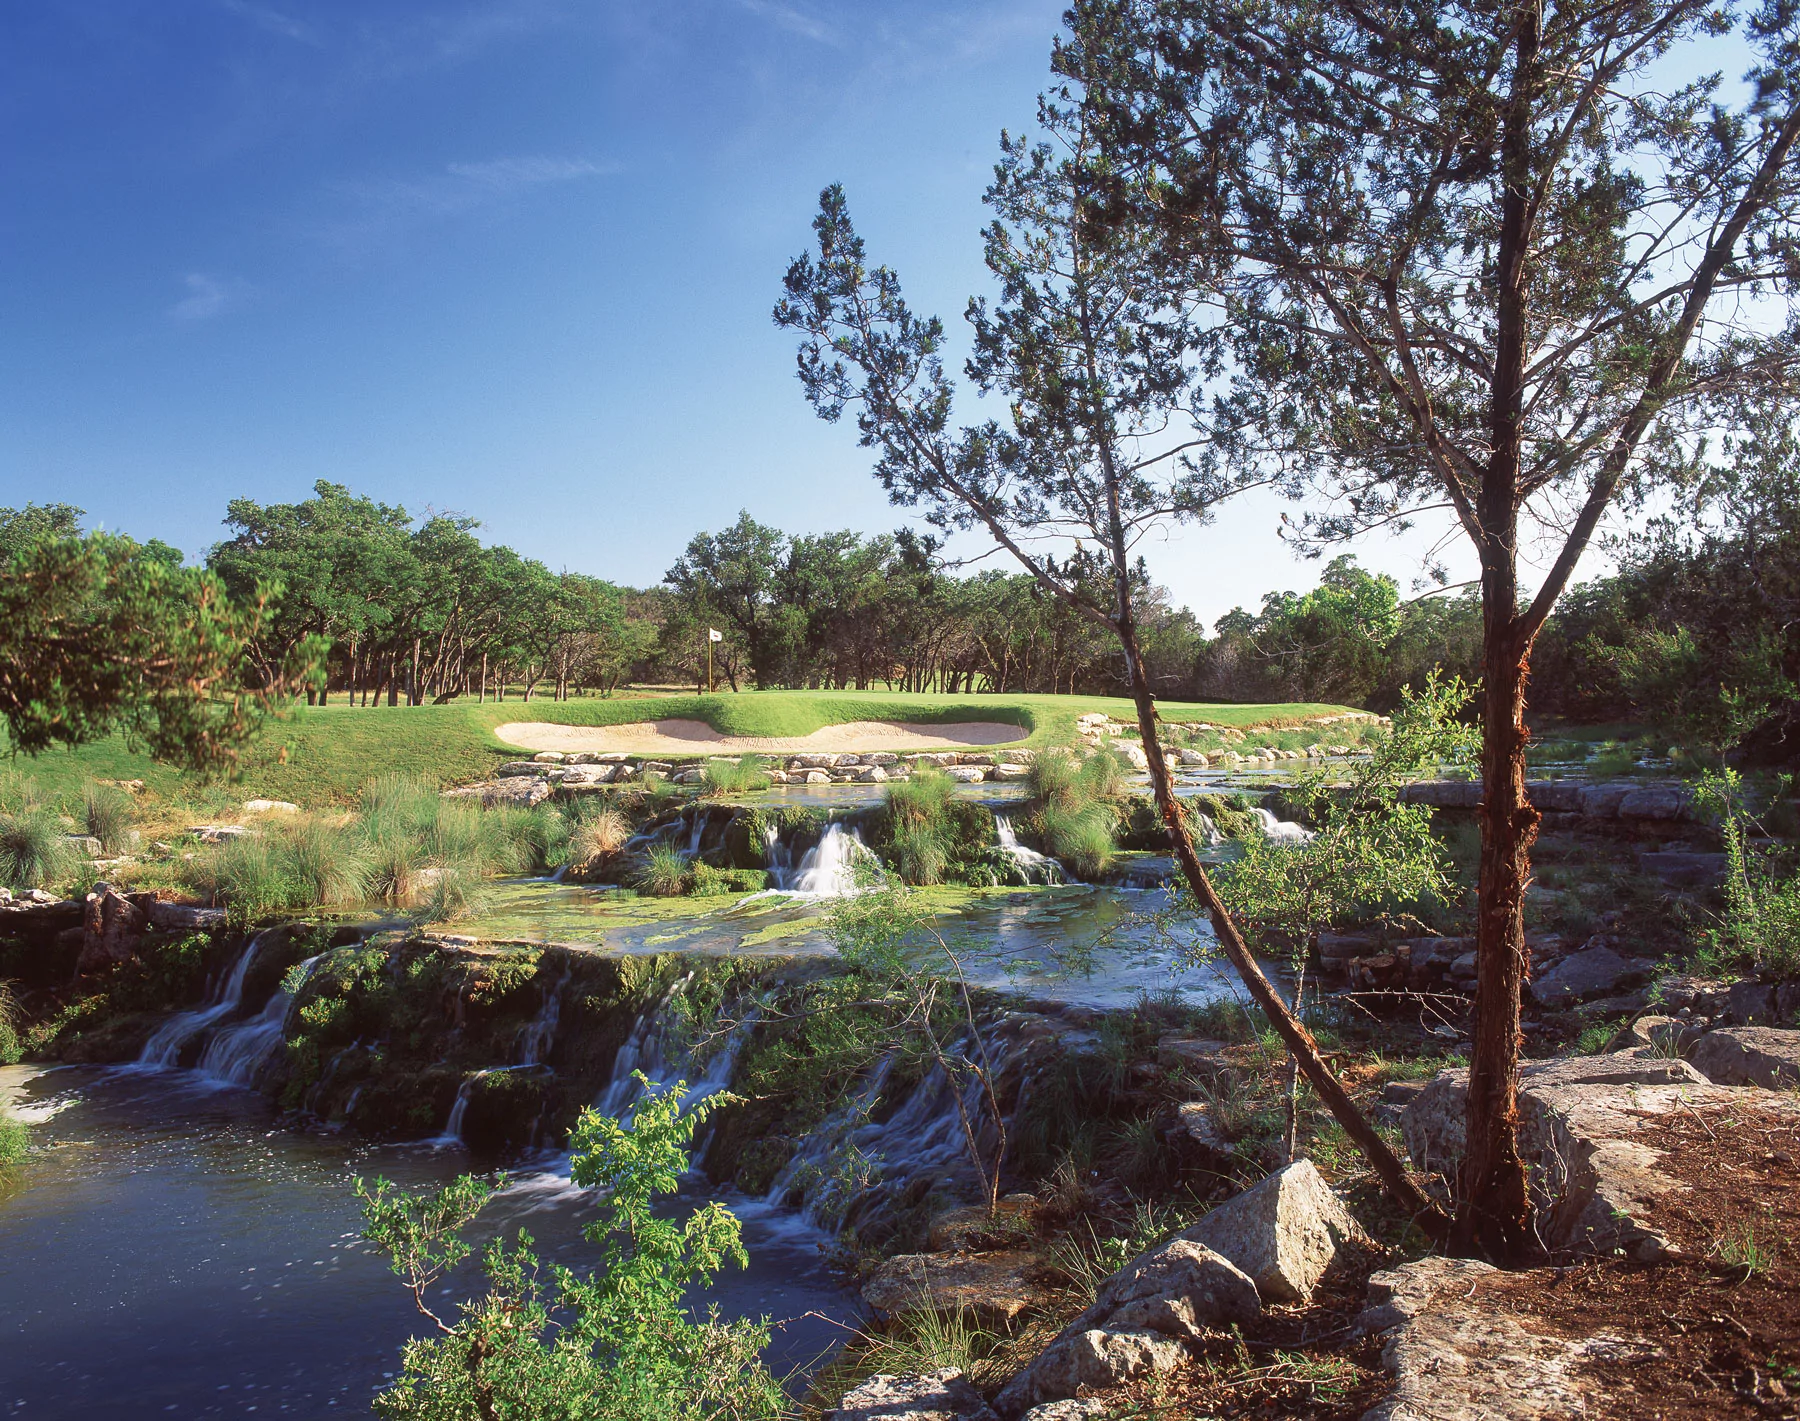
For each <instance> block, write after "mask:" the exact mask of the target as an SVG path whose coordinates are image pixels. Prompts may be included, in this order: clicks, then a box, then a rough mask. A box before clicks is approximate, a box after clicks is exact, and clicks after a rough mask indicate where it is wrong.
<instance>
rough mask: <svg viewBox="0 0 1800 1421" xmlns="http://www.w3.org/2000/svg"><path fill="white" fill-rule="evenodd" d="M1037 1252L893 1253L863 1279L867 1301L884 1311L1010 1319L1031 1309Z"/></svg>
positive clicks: (880, 1312) (863, 1294) (889, 1312)
mask: <svg viewBox="0 0 1800 1421" xmlns="http://www.w3.org/2000/svg"><path fill="white" fill-rule="evenodd" d="M1037 1261H1038V1259H1037V1255H1036V1254H1035V1253H1032V1252H1031V1251H1029V1250H1027V1249H1009V1250H1005V1251H1002V1252H998V1253H903V1254H901V1255H899V1256H898V1257H895V1258H890V1259H888V1260H887V1261H886V1262H884V1263H883V1264H882V1265H881V1266H880V1267H879V1268H877V1269H876V1270H875V1273H874V1275H873V1276H872V1277H871V1278H870V1279H869V1280H868V1281H867V1282H866V1283H864V1284H863V1287H862V1296H863V1301H864V1302H865V1303H867V1304H868V1305H869V1307H870V1308H872V1309H873V1310H874V1311H875V1312H876V1313H877V1314H878V1315H886V1316H889V1317H892V1316H894V1315H896V1314H898V1313H903V1312H944V1313H964V1312H966V1313H972V1314H974V1315H975V1316H976V1317H979V1318H984V1319H987V1320H990V1321H991V1320H996V1319H997V1320H999V1321H1002V1322H1004V1321H1008V1320H1010V1319H1012V1318H1014V1317H1017V1316H1018V1315H1019V1314H1020V1313H1022V1312H1024V1311H1025V1310H1026V1309H1027V1308H1029V1307H1030V1306H1031V1305H1032V1304H1033V1303H1034V1302H1035V1301H1036V1300H1037V1298H1038V1295H1039V1293H1040V1291H1041V1290H1040V1289H1038V1288H1035V1287H1033V1286H1032V1284H1031V1281H1030V1273H1031V1270H1032V1269H1033V1268H1034V1267H1035V1266H1036V1265H1037Z"/></svg>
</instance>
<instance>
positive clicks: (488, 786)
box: [443, 775, 554, 809]
mask: <svg viewBox="0 0 1800 1421" xmlns="http://www.w3.org/2000/svg"><path fill="white" fill-rule="evenodd" d="M553 792H554V786H552V785H551V783H550V781H549V780H547V779H542V778H527V777H526V776H524V775H513V776H509V777H508V778H506V779H503V780H489V781H487V782H486V783H484V784H474V785H464V786H463V787H462V788H461V789H447V790H445V791H444V795H443V797H444V798H445V799H475V800H479V801H480V802H481V804H482V806H483V807H484V808H487V809H492V808H494V807H495V806H496V805H503V804H505V805H517V806H518V807H519V808H521V809H530V808H532V807H533V806H535V805H539V804H542V803H543V802H544V801H545V800H546V799H548V798H550V796H551V794H552V793H553Z"/></svg>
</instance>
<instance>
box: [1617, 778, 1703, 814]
mask: <svg viewBox="0 0 1800 1421" xmlns="http://www.w3.org/2000/svg"><path fill="white" fill-rule="evenodd" d="M1693 812H1694V793H1693V791H1692V790H1690V789H1689V788H1688V787H1687V786H1686V785H1684V784H1661V785H1643V786H1641V787H1638V788H1635V789H1633V790H1632V791H1631V793H1630V794H1628V795H1626V796H1625V797H1624V798H1623V799H1621V800H1620V801H1619V817H1620V818H1621V819H1660V820H1670V819H1687V818H1690V817H1692V815H1693Z"/></svg>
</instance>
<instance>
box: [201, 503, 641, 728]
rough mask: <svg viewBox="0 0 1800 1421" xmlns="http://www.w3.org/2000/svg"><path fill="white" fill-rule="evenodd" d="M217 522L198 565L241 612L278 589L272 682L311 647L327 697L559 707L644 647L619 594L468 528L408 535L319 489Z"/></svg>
mask: <svg viewBox="0 0 1800 1421" xmlns="http://www.w3.org/2000/svg"><path fill="white" fill-rule="evenodd" d="M225 521H226V524H227V526H228V527H229V528H230V529H231V530H232V536H231V537H230V538H228V539H226V540H225V541H224V542H222V543H220V544H218V545H217V546H216V547H215V548H213V550H212V552H211V553H210V554H209V555H208V559H207V562H208V566H209V567H210V568H212V569H213V571H215V572H216V573H217V574H218V575H219V577H220V578H222V579H223V581H224V583H225V585H226V586H227V587H228V588H230V589H231V590H232V592H233V593H234V594H235V595H236V596H238V597H239V598H240V599H241V598H244V597H247V596H248V595H249V594H250V591H251V589H253V588H254V587H256V586H257V585H259V584H268V583H271V582H279V583H280V584H281V585H282V586H283V588H284V589H285V591H284V594H283V596H282V597H281V599H280V601H279V602H278V603H277V604H276V605H275V606H274V607H273V608H272V609H271V611H270V614H269V616H268V617H267V618H266V620H265V623H264V625H263V626H261V627H260V628H259V630H258V635H257V636H256V637H255V638H254V639H253V641H252V643H251V648H250V650H251V655H252V657H253V658H254V660H255V661H256V663H257V664H258V665H259V666H261V667H262V668H263V671H264V674H265V675H272V674H273V673H274V668H275V667H277V666H279V665H280V664H282V661H283V659H284V658H285V657H287V656H289V655H290V654H291V653H292V649H293V648H294V647H295V646H296V645H298V644H299V643H301V642H302V641H303V640H305V639H307V638H316V639H319V640H320V641H322V642H323V644H325V645H326V646H327V647H328V648H329V652H328V657H327V671H328V682H327V694H329V691H330V690H331V689H338V688H341V689H343V690H345V691H346V692H347V693H348V694H349V695H350V696H351V698H352V699H354V698H355V697H356V696H357V695H358V694H360V695H361V696H362V698H363V700H364V701H365V702H367V701H368V700H369V699H371V698H373V699H376V700H380V699H381V698H383V697H385V698H386V699H387V700H388V702H389V703H390V704H393V703H396V702H398V701H400V700H401V699H404V700H406V702H407V703H408V704H411V705H420V704H423V703H425V702H426V701H445V700H449V699H451V698H453V697H455V696H458V695H470V694H474V695H480V694H482V692H483V687H484V684H486V685H496V686H497V685H503V684H506V683H508V682H522V683H524V686H525V694H526V698H527V699H529V698H530V696H531V695H532V694H533V693H534V692H535V691H536V689H537V687H538V686H540V685H542V684H544V683H545V682H548V683H550V684H551V685H552V686H553V687H554V688H555V693H556V694H557V695H558V696H559V697H560V696H566V695H567V694H568V692H569V690H570V689H571V688H572V687H588V688H594V689H603V690H610V689H612V688H613V687H615V686H617V685H618V684H619V683H620V681H621V680H623V679H624V678H625V676H626V675H627V673H628V672H629V670H630V669H631V667H632V666H633V664H634V663H635V662H636V661H637V660H638V659H639V658H641V657H642V655H643V653H644V649H645V647H646V646H647V645H648V643H649V641H650V639H651V637H652V635H653V632H651V630H650V628H649V624H648V623H646V622H645V621H644V620H643V619H642V618H641V617H634V616H633V615H632V613H631V609H630V608H629V606H628V603H627V598H626V594H625V593H624V592H623V591H622V590H621V589H619V588H617V587H614V586H613V585H612V584H610V583H607V582H603V581H600V580H599V579H597V578H591V577H585V576H582V575H579V574H575V573H564V574H560V575H559V574H556V573H553V572H551V571H550V569H548V568H547V567H545V566H544V565H543V564H542V563H540V562H535V561H533V560H531V559H529V558H522V557H520V556H519V555H518V554H517V553H516V552H514V551H513V550H512V549H511V548H507V547H500V546H487V545H484V544H483V543H482V542H481V541H480V539H479V538H477V537H476V536H475V529H476V528H477V527H478V526H479V525H478V524H477V523H476V522H475V520H473V519H470V518H463V517H457V516H452V515H448V514H437V515H434V516H432V517H430V518H427V519H425V520H424V521H423V522H421V523H418V524H416V525H415V523H414V520H413V518H412V516H411V515H410V514H409V513H408V512H407V511H406V510H405V509H404V508H401V507H398V506H396V505H389V504H383V503H377V502H375V501H374V500H372V499H369V498H364V497H360V496H357V495H354V494H352V493H351V492H350V490H349V489H347V488H345V487H344V486H343V485H341V484H334V483H329V482H325V481H321V482H319V483H317V484H315V485H314V486H313V497H311V498H309V499H306V500H304V501H302V502H300V503H294V504H268V505H263V504H258V503H256V502H255V501H253V500H251V499H247V498H240V499H234V500H232V502H231V504H230V505H229V507H228V509H227V512H226V518H225ZM484 670H485V672H486V678H485V682H484V675H483V673H484Z"/></svg>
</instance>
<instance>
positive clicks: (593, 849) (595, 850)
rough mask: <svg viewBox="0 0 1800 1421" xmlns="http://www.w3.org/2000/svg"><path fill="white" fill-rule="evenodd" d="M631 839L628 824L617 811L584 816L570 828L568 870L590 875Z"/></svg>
mask: <svg viewBox="0 0 1800 1421" xmlns="http://www.w3.org/2000/svg"><path fill="white" fill-rule="evenodd" d="M630 838H631V821H630V820H628V819H627V818H626V817H625V816H624V815H623V814H621V813H620V812H619V811H618V810H616V809H601V810H598V811H596V812H595V813H592V814H584V815H583V816H581V817H580V818H578V819H577V820H576V821H575V822H574V823H573V824H571V825H570V826H569V856H568V862H569V867H570V868H571V869H573V870H575V871H576V872H577V873H590V872H592V871H594V870H595V869H597V868H600V867H601V866H603V865H604V864H605V863H607V861H608V860H610V859H612V858H615V857H616V856H617V855H618V854H619V852H620V851H621V850H622V849H623V848H624V847H625V844H626V841H627V840H628V839H630Z"/></svg>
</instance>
